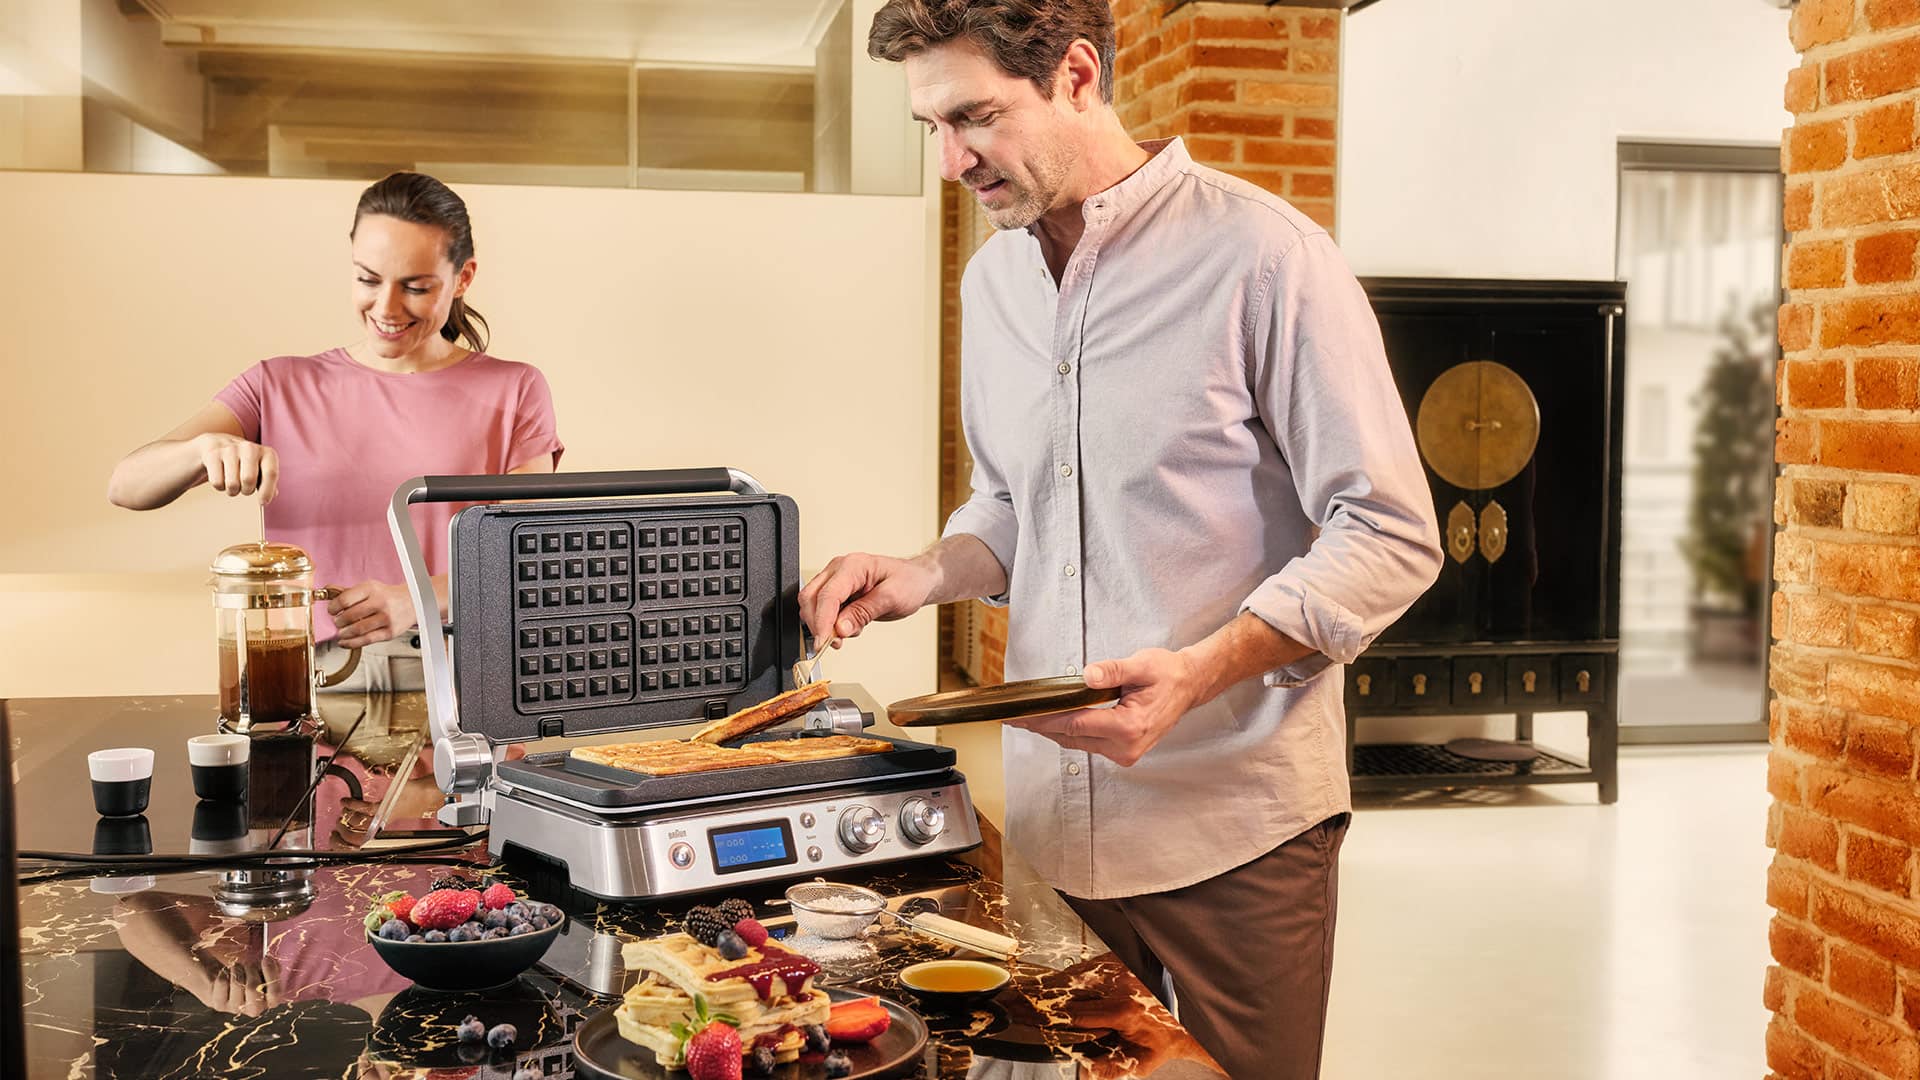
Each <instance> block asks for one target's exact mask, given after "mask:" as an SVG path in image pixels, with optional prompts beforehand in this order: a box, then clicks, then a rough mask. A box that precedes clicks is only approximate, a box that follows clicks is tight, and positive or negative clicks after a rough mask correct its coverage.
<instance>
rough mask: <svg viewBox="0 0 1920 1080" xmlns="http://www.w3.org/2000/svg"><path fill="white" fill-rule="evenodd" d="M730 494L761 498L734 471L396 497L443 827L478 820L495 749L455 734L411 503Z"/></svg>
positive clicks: (648, 473)
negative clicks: (442, 795) (445, 798)
mask: <svg viewBox="0 0 1920 1080" xmlns="http://www.w3.org/2000/svg"><path fill="white" fill-rule="evenodd" d="M709 491H711V492H720V491H730V492H733V493H734V494H737V495H765V494H766V493H767V489H766V488H764V487H762V486H761V484H760V482H759V481H758V480H755V479H754V478H753V477H752V476H749V475H748V474H746V473H744V472H741V471H740V470H738V469H646V470H633V471H627V472H587V473H512V474H508V475H504V476H416V477H414V478H413V479H411V480H404V481H402V482H401V484H400V486H399V487H398V488H395V489H394V492H393V502H392V504H391V505H389V506H388V507H387V526H388V528H389V529H391V530H392V532H393V543H394V547H395V548H397V549H398V550H399V553H400V569H401V570H402V571H403V572H404V573H405V574H406V576H407V592H408V594H409V595H411V596H412V597H413V612H414V616H415V617H416V618H417V619H418V621H419V627H420V660H421V666H422V668H423V669H424V674H425V675H426V681H427V728H428V731H429V732H430V733H431V734H432V736H433V778H434V780H435V781H436V782H437V783H438V784H439V785H440V790H441V791H444V792H446V793H447V794H449V795H452V796H455V798H454V800H453V801H450V802H449V803H447V805H446V806H444V807H442V808H441V810H440V820H441V821H442V822H444V823H446V824H448V825H475V824H479V823H480V821H481V820H482V816H483V809H482V806H481V802H480V799H479V792H480V791H481V790H482V789H483V788H485V787H486V784H487V781H488V780H489V779H490V778H491V777H492V776H493V763H494V759H493V744H492V742H490V741H489V740H488V739H487V737H486V736H484V735H478V734H473V733H470V732H464V731H461V730H460V718H459V714H458V713H457V712H456V711H455V709H454V700H453V660H452V656H453V654H452V651H451V650H450V649H448V647H447V628H446V626H445V624H444V623H442V622H441V620H440V602H439V600H438V599H436V598H435V597H434V594H433V579H432V575H431V574H430V573H429V572H428V570H427V559H426V554H425V552H424V551H423V550H422V548H421V547H420V538H419V537H418V536H417V535H415V533H414V531H413V516H412V515H411V514H409V513H407V507H408V506H409V505H410V504H412V503H428V502H487V501H491V500H496V499H605V498H622V497H626V496H636V495H692V494H699V493H702V492H709Z"/></svg>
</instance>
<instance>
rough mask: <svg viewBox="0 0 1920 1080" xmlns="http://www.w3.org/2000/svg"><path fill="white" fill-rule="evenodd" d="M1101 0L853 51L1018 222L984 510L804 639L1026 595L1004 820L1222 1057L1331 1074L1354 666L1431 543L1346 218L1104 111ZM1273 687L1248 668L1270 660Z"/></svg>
mask: <svg viewBox="0 0 1920 1080" xmlns="http://www.w3.org/2000/svg"><path fill="white" fill-rule="evenodd" d="M1113 48H1114V46H1113V23H1112V15H1111V13H1110V11H1109V9H1108V6H1107V0H890V2H889V3H888V4H887V5H886V6H885V7H883V8H882V9H881V10H880V12H879V13H878V14H877V15H876V16H875V18H874V22H873V28H872V31H871V34H870V36H869V38H868V53H869V54H870V55H872V56H874V57H875V58H878V59H885V60H892V61H899V62H903V63H904V64H905V66H906V75H907V83H908V87H909V92H910V96H911V100H912V105H913V113H914V116H915V118H916V119H919V120H920V121H922V122H923V123H924V124H925V125H926V127H927V131H928V133H929V135H930V137H931V138H932V139H933V141H934V144H935V146H936V147H937V149H938V153H939V155H940V171H941V175H942V176H944V177H946V178H947V179H949V180H958V181H960V182H961V183H963V184H965V185H966V186H967V188H968V189H969V190H971V191H972V192H973V193H974V195H975V196H976V197H977V198H978V199H979V200H980V205H981V206H982V208H983V209H984V210H985V212H986V215H987V218H988V220H989V221H991V222H992V223H993V224H994V225H995V226H996V227H997V228H998V229H1000V230H1002V231H1000V232H999V233H997V234H996V235H994V236H993V237H992V238H990V239H989V240H988V241H987V243H986V244H985V245H984V246H983V247H982V248H981V249H980V251H979V252H978V253H977V254H976V255H975V256H974V257H973V259H972V261H971V262H970V263H969V264H968V267H967V273H966V277H965V280H964V281H963V283H962V286H961V298H962V303H963V309H962V336H961V344H962V349H963V364H962V375H963V384H962V392H961V408H962V423H963V427H964V429H965V432H966V436H967V442H968V445H969V447H970V448H971V449H972V451H973V455H974V459H975V471H974V476H973V495H972V497H971V499H969V501H968V502H967V503H966V504H965V505H964V506H962V507H961V508H960V509H959V510H958V511H956V512H955V513H954V515H953V517H952V518H951V519H950V520H949V521H948V523H947V527H946V532H945V535H944V537H943V538H942V539H941V540H940V541H939V542H938V543H937V544H935V545H934V546H933V547H932V548H930V549H929V550H928V551H926V552H924V553H923V554H921V555H919V556H916V557H914V558H911V559H896V558H887V557H882V556H876V555H868V554H853V555H844V556H841V557H839V558H836V559H834V560H833V561H832V562H831V563H829V564H828V566H827V567H826V569H824V570H823V571H821V573H820V574H819V575H818V576H816V577H815V578H814V579H813V580H812V581H810V582H809V583H808V584H807V586H806V588H805V589H803V590H802V592H801V594H800V605H801V614H802V616H803V617H804V618H805V620H806V622H807V624H808V626H809V627H810V628H811V629H812V630H813V631H814V633H815V635H816V637H818V638H820V639H822V640H824V639H826V638H827V637H829V636H832V635H836V634H837V635H838V636H839V637H842V638H846V637H852V636H853V635H855V634H858V633H859V632H860V631H861V629H862V628H864V627H865V626H866V625H867V624H868V623H870V622H872V621H873V620H876V619H881V620H885V619H898V618H902V617H904V616H906V615H909V614H911V613H912V612H914V611H916V610H918V609H919V608H921V607H923V606H925V605H927V604H935V603H946V602H949V601H954V600H960V599H965V598H969V597H985V598H988V599H989V602H993V603H1004V602H1007V601H1008V600H1011V603H1012V612H1011V616H1012V617H1011V626H1010V632H1009V641H1008V646H1007V662H1006V670H1007V676H1008V678H1010V679H1023V678H1034V677H1040V676H1048V675H1062V674H1066V675H1071V674H1079V673H1083V674H1084V676H1085V679H1086V681H1087V683H1088V684H1089V685H1091V686H1095V687H1120V688H1121V689H1122V691H1123V696H1122V697H1121V699H1120V702H1119V703H1118V705H1116V706H1114V707H1112V708H1109V709H1094V710H1086V711H1082V712H1076V713H1071V714H1066V715H1059V716H1052V717H1045V718H1040V719H1036V720H1032V721H1028V722H1025V723H1021V724H1017V725H1011V727H1013V728H1017V729H1019V730H1008V731H1007V732H1006V738H1005V760H1006V779H1007V801H1008V808H1007V819H1008V820H1007V835H1008V837H1009V839H1010V840H1011V841H1012V842H1013V843H1014V844H1015V846H1016V847H1018V848H1019V849H1020V851H1021V852H1022V853H1023V854H1024V855H1026V856H1027V858H1028V859H1030V860H1031V861H1032V862H1033V863H1034V864H1035V865H1036V866H1037V867H1038V868H1039V869H1040V871H1041V872H1042V873H1043V874H1044V875H1046V877H1047V879H1048V881H1049V882H1051V883H1052V884H1053V885H1054V886H1055V887H1057V888H1058V889H1059V890H1060V891H1061V892H1062V893H1064V894H1065V895H1066V896H1067V898H1068V900H1069V901H1070V902H1071V903H1072V904H1073V906H1074V907H1075V909H1076V910H1078V911H1079V912H1080V914H1081V916H1082V917H1083V918H1084V919H1086V921H1087V922H1088V923H1089V924H1090V925H1091V926H1092V927H1093V929H1094V930H1095V931H1096V932H1097V933H1098V934H1099V935H1100V937H1101V939H1102V940H1103V941H1105V942H1107V943H1108V944H1109V945H1111V946H1112V947H1113V948H1114V950H1115V951H1116V952H1117V953H1118V954H1119V955H1120V957H1121V958H1122V959H1123V960H1125V961H1126V962H1127V964H1128V965H1129V966H1130V967H1131V968H1132V969H1133V970H1134V971H1135V972H1136V973H1137V974H1139V975H1140V977H1141V978H1142V980H1143V981H1144V982H1146V984H1147V985H1148V986H1149V987H1152V988H1154V989H1155V992H1156V993H1159V992H1162V991H1161V988H1162V986H1163V984H1164V982H1165V981H1166V979H1165V977H1168V976H1170V979H1171V983H1172V988H1173V991H1174V995H1175V998H1176V1000H1177V1003H1178V1007H1179V1011H1180V1017H1181V1020H1182V1021H1183V1022H1184V1023H1185V1024H1186V1025H1187V1026H1188V1027H1189V1028H1190V1029H1191V1030H1192V1031H1193V1033H1194V1035H1195V1037H1196V1038H1198V1039H1199V1041H1200V1043H1201V1045H1203V1046H1205V1047H1206V1048H1207V1050H1208V1051H1209V1052H1210V1053H1211V1054H1213V1056H1214V1057H1215V1058H1216V1059H1217V1060H1218V1061H1219V1062H1220V1063H1221V1064H1222V1065H1223V1066H1225V1068H1226V1070H1227V1071H1228V1073H1229V1074H1231V1075H1233V1076H1235V1077H1254V1076H1260V1077H1311V1076H1314V1075H1317V1073H1318V1070H1319V1061H1320V1046H1321V1037H1322V1031H1323V1028H1324V1025H1325V1016H1326V1001H1327V989H1328V982H1329V976H1330V973H1331V970H1332V959H1333V929H1334V910H1335V887H1336V881H1337V875H1336V867H1337V862H1338V854H1339V848H1340V843H1341V840H1342V838H1343V836H1344V833H1345V829H1346V824H1347V820H1348V811H1349V809H1350V801H1349V797H1348V789H1347V777H1346V770H1345V739H1344V733H1343V728H1342V725H1343V723H1344V717H1343V713H1342V702H1341V678H1340V673H1339V672H1340V669H1339V668H1338V667H1337V666H1336V665H1338V664H1344V663H1346V662H1348V661H1351V660H1352V659H1353V658H1354V656H1355V655H1357V654H1358V653H1359V652H1360V651H1361V650H1362V649H1364V648H1365V647H1366V646H1367V644H1368V643H1369V642H1370V641H1372V640H1373V638H1374V637H1375V636H1376V635H1377V634H1379V633H1380V631H1381V630H1383V629H1385V628H1386V627H1387V625H1388V624H1390V623H1391V622H1392V621H1393V620H1394V619H1395V618H1397V617H1398V616H1399V615H1400V614H1401V612H1403V611H1405V610H1406V608H1407V607H1408V605H1410V604H1411V603H1412V602H1413V600H1414V599H1415V598H1416V597H1417V596H1419V594H1420V593H1421V592H1422V591H1424V590H1425V589H1426V587H1427V586H1428V585H1430V584H1431V583H1432V581H1433V579H1434V577H1435V575H1436V574H1437V573H1438V570H1439V567H1440V559H1441V555H1440V546H1439V537H1438V533H1437V530H1436V527H1435V522H1434V515H1433V509H1432V497H1431V495H1430V494H1429V492H1428V489H1427V485H1426V481H1425V478H1424V474H1423V473H1422V470H1421V468H1420V463H1419V459H1418V456H1417V454H1416V452H1415V450H1414V446H1413V439H1412V434H1411V432H1410V431H1409V429H1408V426H1407V420H1406V415H1405V413H1404V411H1403V410H1402V409H1401V407H1400V405H1399V400H1398V395H1397V394H1396V392H1395V390H1394V386H1393V381H1392V378H1391V376H1390V375H1389V373H1388V370H1387V365H1386V359H1385V356H1384V354H1383V351H1382V348H1381V343H1380V333H1379V328H1378V326H1377V324H1376V323H1375V321H1374V319H1373V315H1372V312H1371V310H1370V309H1369V308H1368V306H1367V302H1366V298H1365V296H1364V295H1363V294H1362V293H1361V291H1360V288H1359V285H1358V284H1357V283H1356V282H1355V280H1354V278H1353V275H1352V273H1351V272H1350V271H1349V270H1348V269H1347V267H1346V264H1345V263H1344V261H1343V260H1342V259H1341V257H1340V254H1339V252H1338V251H1337V250H1336V249H1335V247H1334V245H1333V243H1332V240H1331V239H1330V238H1329V237H1328V236H1327V234H1326V232H1325V231H1324V230H1322V229H1321V228H1319V227H1318V226H1316V225H1315V224H1314V223H1313V222H1312V221H1310V220H1308V219H1307V218H1306V217H1304V216H1303V215H1301V214H1300V213H1299V212H1297V211H1295V210H1294V209H1293V208H1292V207H1290V206H1288V205H1287V204H1286V203H1285V202H1283V201H1281V200H1280V199H1277V198H1275V197H1273V196H1271V195H1269V194H1267V193H1266V192H1264V191H1262V190H1260V189H1258V188H1256V187H1254V186H1252V185H1250V184H1247V183H1245V182H1242V181H1239V180H1236V179H1234V178H1233V177H1231V176H1228V175H1225V174H1223V173H1219V172H1216V171H1214V170H1212V169H1208V168H1204V167H1202V166H1199V165H1196V164H1194V163H1193V161H1192V160H1191V159H1190V158H1189V157H1188V156H1187V153H1186V150H1185V148H1184V147H1183V146H1182V144H1181V143H1180V141H1179V140H1177V139H1176V140H1169V141H1164V142H1158V143H1149V144H1146V145H1144V146H1139V145H1135V144H1134V143H1133V141H1132V140H1131V139H1129V138H1128V136H1127V134H1126V132H1125V131H1124V129H1123V128H1122V127H1121V125H1120V122H1119V119H1118V118H1117V116H1116V115H1115V114H1114V111H1113V108H1112V104H1111V98H1112V64H1113ZM1256 676H1260V677H1256Z"/></svg>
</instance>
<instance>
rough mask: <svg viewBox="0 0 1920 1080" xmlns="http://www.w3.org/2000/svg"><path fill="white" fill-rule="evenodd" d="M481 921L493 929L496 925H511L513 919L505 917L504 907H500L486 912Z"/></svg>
mask: <svg viewBox="0 0 1920 1080" xmlns="http://www.w3.org/2000/svg"><path fill="white" fill-rule="evenodd" d="M481 921H482V922H483V923H485V924H486V927H487V929H489V930H491V929H493V928H494V927H496V926H512V925H513V920H512V919H510V918H508V917H507V913H506V911H505V909H502V908H495V909H494V910H492V911H489V912H487V917H486V918H485V919H483V920H481Z"/></svg>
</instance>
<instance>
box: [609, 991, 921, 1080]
mask: <svg viewBox="0 0 1920 1080" xmlns="http://www.w3.org/2000/svg"><path fill="white" fill-rule="evenodd" d="M821 992H822V993H824V994H825V995H826V996H827V998H828V1000H829V1001H830V1002H832V1003H833V1004H839V1003H840V1002H842V1001H854V1000H857V999H860V998H871V999H873V1000H874V1001H875V1002H876V1003H878V1004H879V1006H880V1007H881V1008H883V1009H885V1010H886V1011H887V1013H888V1015H889V1016H891V1017H892V1018H893V1022H892V1023H891V1024H889V1025H888V1026H887V1030H886V1031H885V1032H883V1033H882V1034H881V1035H880V1036H879V1037H878V1038H876V1039H874V1040H873V1041H872V1042H866V1043H845V1044H843V1043H835V1044H834V1045H833V1048H834V1049H836V1050H843V1051H845V1052H846V1055H847V1061H848V1064H849V1065H851V1066H852V1071H850V1072H848V1073H846V1074H845V1075H846V1076H847V1077H849V1078H853V1080H858V1078H860V1077H884V1076H900V1075H907V1074H911V1073H912V1072H913V1069H914V1066H916V1065H917V1064H919V1062H920V1059H921V1057H922V1056H923V1055H924V1054H925V1053H926V1047H927V1025H926V1023H925V1022H924V1021H922V1020H921V1019H920V1017H919V1016H918V1015H916V1014H915V1013H914V1012H913V1010H912V1009H909V1008H907V1007H906V1006H905V1005H902V1004H900V1003H899V1002H897V1001H894V1000H893V999H892V998H886V997H880V996H878V995H876V994H863V993H861V992H859V991H857V990H850V989H847V988H846V987H843V986H829V987H825V988H824V989H823V990H822V991H821ZM624 1007H625V1005H624V1003H623V1004H622V1008H624ZM618 1012H619V1009H606V1010H603V1011H602V1012H600V1013H598V1014H596V1015H594V1016H593V1017H591V1018H590V1019H588V1020H587V1022H586V1023H584V1024H581V1025H580V1027H579V1028H578V1029H577V1030H575V1031H574V1033H573V1060H574V1069H575V1075H576V1076H584V1077H594V1078H600V1077H606V1078H617V1080H688V1077H687V1072H686V1069H685V1067H684V1065H676V1066H674V1067H672V1068H668V1067H666V1066H663V1065H661V1064H660V1059H659V1055H658V1053H657V1052H656V1051H654V1050H651V1049H649V1048H647V1047H645V1046H641V1045H639V1044H638V1043H632V1042H628V1041H627V1040H626V1039H624V1038H622V1037H621V1035H620V1026H619V1019H618V1016H617V1014H618ZM741 1072H742V1075H743V1076H745V1077H749V1078H752V1077H761V1076H772V1077H774V1078H775V1080H827V1075H828V1074H827V1066H826V1061H825V1055H823V1054H820V1053H817V1052H813V1051H808V1050H805V1049H802V1050H800V1051H799V1052H798V1053H797V1054H796V1055H795V1056H794V1058H793V1059H791V1060H788V1061H782V1062H780V1063H779V1064H778V1065H776V1066H775V1067H774V1070H773V1072H771V1073H756V1072H754V1071H753V1066H752V1065H751V1064H750V1063H748V1064H743V1066H742V1068H741Z"/></svg>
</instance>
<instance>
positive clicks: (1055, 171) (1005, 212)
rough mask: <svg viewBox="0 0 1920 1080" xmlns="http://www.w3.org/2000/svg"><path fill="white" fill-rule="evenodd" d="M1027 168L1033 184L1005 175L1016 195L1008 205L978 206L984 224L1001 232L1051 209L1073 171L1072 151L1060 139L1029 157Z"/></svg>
mask: <svg viewBox="0 0 1920 1080" xmlns="http://www.w3.org/2000/svg"><path fill="white" fill-rule="evenodd" d="M1029 171H1030V172H1031V174H1032V176H1033V186H1032V187H1027V186H1025V185H1016V184H1015V183H1014V181H1013V179H1012V178H1011V177H1007V178H1006V180H1007V185H1008V186H1009V187H1012V188H1014V189H1015V191H1016V193H1017V195H1018V198H1016V199H1015V200H1014V202H1013V203H1012V204H1011V205H1009V206H1005V207H1002V208H1000V209H998V210H991V209H988V208H987V207H986V206H984V205H982V206H981V209H982V210H983V211H985V213H986V215H987V224H989V225H992V226H993V227H994V228H996V229H999V230H1002V231H1003V232H1004V231H1012V230H1014V229H1024V228H1026V227H1028V226H1029V225H1032V224H1033V223H1034V222H1036V221H1038V220H1040V216H1041V215H1042V214H1045V213H1046V212H1047V211H1048V210H1051V209H1053V204H1054V201H1055V200H1056V199H1058V198H1059V197H1060V191H1061V189H1062V188H1064V187H1065V186H1066V180H1067V175H1068V174H1069V173H1070V172H1072V171H1073V151H1072V150H1071V149H1069V148H1068V147H1066V146H1063V145H1061V144H1059V143H1054V144H1051V145H1049V146H1048V147H1047V149H1046V150H1045V151H1043V152H1042V153H1040V154H1037V155H1035V156H1034V157H1033V158H1032V160H1031V168H1030V169H1029Z"/></svg>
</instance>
